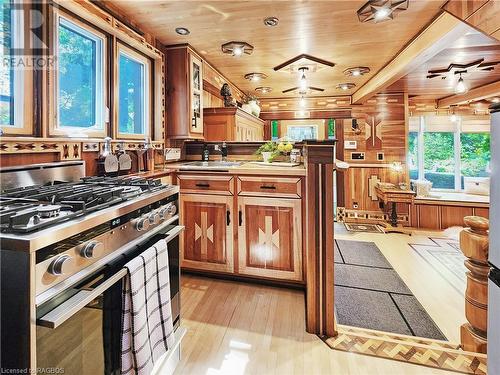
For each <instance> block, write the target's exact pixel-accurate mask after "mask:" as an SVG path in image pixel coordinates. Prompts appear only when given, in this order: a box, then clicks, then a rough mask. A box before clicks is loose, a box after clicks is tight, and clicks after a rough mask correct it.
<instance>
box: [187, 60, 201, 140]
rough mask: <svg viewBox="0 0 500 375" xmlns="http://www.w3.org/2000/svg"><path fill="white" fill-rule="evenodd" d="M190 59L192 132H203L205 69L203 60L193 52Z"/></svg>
mask: <svg viewBox="0 0 500 375" xmlns="http://www.w3.org/2000/svg"><path fill="white" fill-rule="evenodd" d="M189 59H190V64H189V67H190V84H191V105H190V112H191V113H190V114H191V116H190V119H191V129H190V131H191V133H197V134H203V70H202V63H201V60H200V59H198V58H197V57H196V56H194V55H193V54H191V53H190V54H189Z"/></svg>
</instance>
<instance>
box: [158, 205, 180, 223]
mask: <svg viewBox="0 0 500 375" xmlns="http://www.w3.org/2000/svg"><path fill="white" fill-rule="evenodd" d="M176 212H177V207H176V206H175V204H172V203H169V204H167V205H166V206H164V207H162V209H161V210H160V215H161V216H162V217H163V218H164V219H166V218H167V217H169V216H174V215H175V213H176Z"/></svg>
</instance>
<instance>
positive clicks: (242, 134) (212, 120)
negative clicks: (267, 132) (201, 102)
mask: <svg viewBox="0 0 500 375" xmlns="http://www.w3.org/2000/svg"><path fill="white" fill-rule="evenodd" d="M203 122H204V129H205V133H204V134H205V140H206V141H262V140H264V123H265V121H263V120H261V119H260V118H258V117H255V116H254V115H252V114H250V113H247V112H245V111H244V110H242V109H240V108H237V107H226V108H205V109H204V110H203Z"/></svg>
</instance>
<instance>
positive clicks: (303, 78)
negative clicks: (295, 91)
mask: <svg viewBox="0 0 500 375" xmlns="http://www.w3.org/2000/svg"><path fill="white" fill-rule="evenodd" d="M306 70H309V68H307V67H301V68H299V71H300V72H301V73H302V76H301V77H300V80H299V89H300V90H301V91H305V90H307V78H306Z"/></svg>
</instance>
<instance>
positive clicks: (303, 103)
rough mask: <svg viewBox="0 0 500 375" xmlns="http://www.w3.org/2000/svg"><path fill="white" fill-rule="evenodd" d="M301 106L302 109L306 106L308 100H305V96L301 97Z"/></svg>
mask: <svg viewBox="0 0 500 375" xmlns="http://www.w3.org/2000/svg"><path fill="white" fill-rule="evenodd" d="M299 105H300V107H301V108H304V107H305V106H306V98H304V96H301V97H300V101H299Z"/></svg>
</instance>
